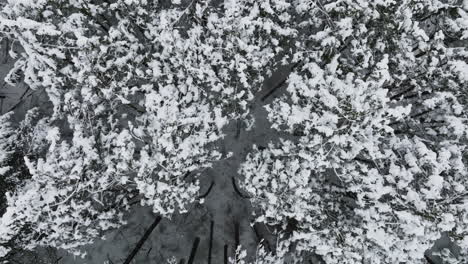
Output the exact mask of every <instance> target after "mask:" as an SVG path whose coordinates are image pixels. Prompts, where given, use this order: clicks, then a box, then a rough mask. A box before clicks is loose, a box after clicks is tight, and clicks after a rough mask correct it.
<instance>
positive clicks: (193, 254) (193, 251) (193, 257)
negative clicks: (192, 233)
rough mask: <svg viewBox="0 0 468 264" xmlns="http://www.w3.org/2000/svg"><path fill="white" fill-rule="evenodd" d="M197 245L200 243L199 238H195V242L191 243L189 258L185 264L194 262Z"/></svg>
mask: <svg viewBox="0 0 468 264" xmlns="http://www.w3.org/2000/svg"><path fill="white" fill-rule="evenodd" d="M199 243H200V238H199V237H196V238H195V241H193V246H192V250H191V251H190V257H189V260H188V262H187V264H193V261H194V260H195V255H196V254H197V248H198V244H199Z"/></svg>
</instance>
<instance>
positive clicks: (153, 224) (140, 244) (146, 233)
mask: <svg viewBox="0 0 468 264" xmlns="http://www.w3.org/2000/svg"><path fill="white" fill-rule="evenodd" d="M159 222H161V216H158V217H156V219H155V220H154V222H153V223H152V224H151V226H150V227H149V228H148V229H147V230H146V231H145V233H144V234H143V236H142V237H141V239H140V241H138V243H137V245H136V246H135V248H134V249H133V250H132V252H131V253H130V255H128V257H127V258H126V259H125V261H124V263H123V264H130V262H131V261H132V260H133V258H134V257H135V256H136V254H137V253H138V251H139V250H140V249H141V247H142V246H143V244H144V243H145V242H146V240H147V239H148V238H149V236H150V234H151V233H152V232H153V230H154V229H155V228H156V226H157V225H158V224H159Z"/></svg>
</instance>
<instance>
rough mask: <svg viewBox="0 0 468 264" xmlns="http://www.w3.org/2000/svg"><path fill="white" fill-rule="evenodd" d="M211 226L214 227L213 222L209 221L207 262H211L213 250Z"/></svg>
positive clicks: (209, 263)
mask: <svg viewBox="0 0 468 264" xmlns="http://www.w3.org/2000/svg"><path fill="white" fill-rule="evenodd" d="M213 227H214V222H213V221H211V223H210V242H209V245H208V264H211V252H212V250H213Z"/></svg>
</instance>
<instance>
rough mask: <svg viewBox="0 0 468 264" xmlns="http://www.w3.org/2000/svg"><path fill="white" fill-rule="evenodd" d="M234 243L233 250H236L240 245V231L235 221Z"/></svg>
mask: <svg viewBox="0 0 468 264" xmlns="http://www.w3.org/2000/svg"><path fill="white" fill-rule="evenodd" d="M234 241H235V245H236V247H235V249H236V250H237V248H238V247H239V245H240V230H239V222H238V221H236V222H234Z"/></svg>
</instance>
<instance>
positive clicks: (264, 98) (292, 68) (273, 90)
mask: <svg viewBox="0 0 468 264" xmlns="http://www.w3.org/2000/svg"><path fill="white" fill-rule="evenodd" d="M300 63H301V61H298V62H296V63H295V64H294V65H293V66H292V67H291V68H290V69H289V73H288V75H287V76H286V78H284V79H283V80H282V81H281V82H279V83H278V84H277V85H276V86H275V87H273V88H272V89H270V90H269V91H268V93H266V94H265V95H264V96H263V97H262V99H261V100H262V102H263V101H265V100H266V99H268V97H270V96H271V95H272V94H273V93H274V92H275V91H276V90H277V89H278V88H280V87H281V86H283V84H285V83H286V81H287V80H288V77H289V74H290V73H291V72H292V71H293V70H294V69H295V68H296V67H297V66H299V64H300Z"/></svg>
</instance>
